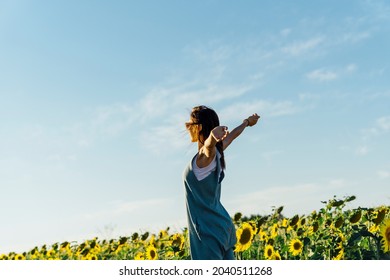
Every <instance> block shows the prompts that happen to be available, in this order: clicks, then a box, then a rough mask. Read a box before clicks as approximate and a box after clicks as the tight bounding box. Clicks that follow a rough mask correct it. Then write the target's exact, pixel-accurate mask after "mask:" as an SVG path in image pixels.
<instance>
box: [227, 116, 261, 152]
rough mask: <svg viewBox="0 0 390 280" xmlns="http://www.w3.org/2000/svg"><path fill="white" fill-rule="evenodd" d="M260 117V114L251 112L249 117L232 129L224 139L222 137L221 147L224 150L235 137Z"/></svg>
mask: <svg viewBox="0 0 390 280" xmlns="http://www.w3.org/2000/svg"><path fill="white" fill-rule="evenodd" d="M259 119H260V116H259V115H257V114H253V115H252V116H250V117H249V118H247V119H245V120H244V121H243V122H242V124H240V125H239V126H237V127H236V128H235V129H233V130H232V131H231V132H230V133H229V134H228V135H227V136H226V137H225V138H224V139H223V149H224V150H225V149H226V148H227V147H229V145H230V144H231V143H232V142H233V140H234V139H236V138H237V137H238V136H239V135H240V134H241V133H242V132H243V131H244V130H245V128H246V127H248V126H254V125H255V124H256V123H257V121H258V120H259Z"/></svg>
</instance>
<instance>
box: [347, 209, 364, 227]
mask: <svg viewBox="0 0 390 280" xmlns="http://www.w3.org/2000/svg"><path fill="white" fill-rule="evenodd" d="M361 217H362V210H360V209H359V210H357V211H356V212H355V213H353V214H352V216H351V217H350V218H349V221H350V222H351V223H352V224H355V223H357V222H359V221H360V219H361Z"/></svg>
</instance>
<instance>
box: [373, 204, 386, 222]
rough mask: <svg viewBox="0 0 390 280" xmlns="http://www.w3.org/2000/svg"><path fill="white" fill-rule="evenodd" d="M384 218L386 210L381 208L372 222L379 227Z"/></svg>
mask: <svg viewBox="0 0 390 280" xmlns="http://www.w3.org/2000/svg"><path fill="white" fill-rule="evenodd" d="M385 216H386V209H385V208H383V209H381V210H379V211H378V215H377V216H376V218H375V219H374V220H373V222H374V223H375V224H376V225H379V224H380V223H381V222H382V221H383V219H384V218H385Z"/></svg>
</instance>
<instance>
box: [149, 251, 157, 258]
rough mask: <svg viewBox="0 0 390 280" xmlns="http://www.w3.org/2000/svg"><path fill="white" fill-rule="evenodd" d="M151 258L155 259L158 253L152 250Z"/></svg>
mask: <svg viewBox="0 0 390 280" xmlns="http://www.w3.org/2000/svg"><path fill="white" fill-rule="evenodd" d="M150 256H151V257H152V259H154V257H155V256H156V252H155V251H154V250H151V251H150Z"/></svg>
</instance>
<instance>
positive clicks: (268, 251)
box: [267, 248, 272, 257]
mask: <svg viewBox="0 0 390 280" xmlns="http://www.w3.org/2000/svg"><path fill="white" fill-rule="evenodd" d="M267 256H269V257H270V256H272V249H271V248H268V250H267Z"/></svg>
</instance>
